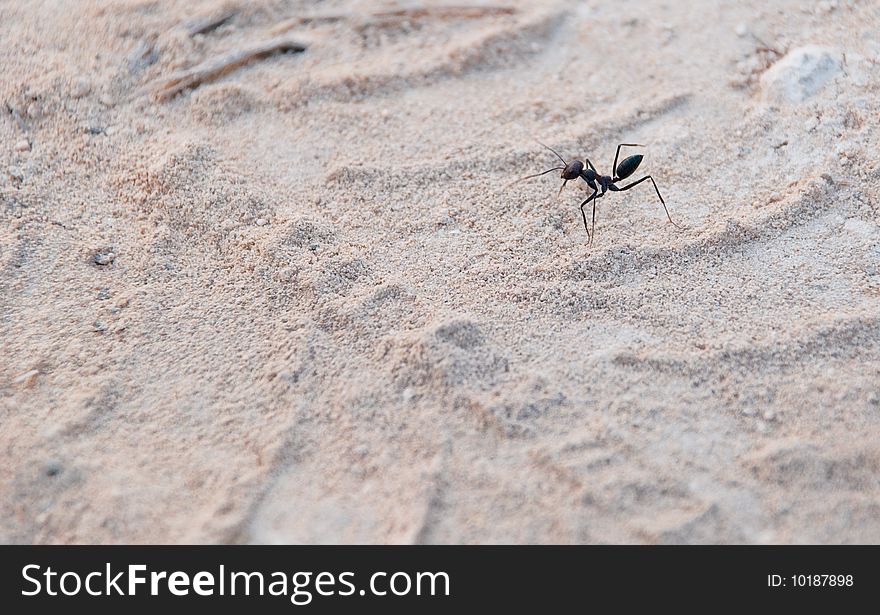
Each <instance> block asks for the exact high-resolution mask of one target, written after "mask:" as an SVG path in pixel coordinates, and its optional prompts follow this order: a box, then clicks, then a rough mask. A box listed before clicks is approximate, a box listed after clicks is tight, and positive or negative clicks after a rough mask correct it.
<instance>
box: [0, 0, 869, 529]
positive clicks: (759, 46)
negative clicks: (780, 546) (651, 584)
mask: <svg viewBox="0 0 880 615" xmlns="http://www.w3.org/2000/svg"><path fill="white" fill-rule="evenodd" d="M65 4H66V5H67V6H66V7H65V6H64V5H65ZM59 5H61V8H59ZM416 6H417V5H416V4H415V3H409V4H404V3H400V4H395V3H392V2H387V3H379V2H374V3H371V2H356V1H350V2H296V1H284V0H272V1H269V0H265V1H258V2H220V1H212V0H202V1H197V2H188V1H187V2H184V1H182V0H181V1H165V2H156V1H152V0H151V1H146V0H129V1H122V0H117V1H105V2H86V1H69V2H66V3H65V2H55V1H48V0H47V1H43V2H12V1H3V2H0V58H2V60H0V74H2V77H0V137H2V147H0V218H2V224H0V344H2V346H0V349H2V352H0V540H2V541H3V542H16V543H18V542H21V543H70V542H98V543H118V542H169V543H179V542H200V543H201V542H208V543H215V542H220V543H225V542H256V543H264V542H269V543H274V542H295V543H301V542H304V543H314V542H319V543H326V542H367V543H422V542H426V543H450V542H453V543H459V542H464V543H486V542H488V543H495V542H513V543H524V542H554V543H556V542H560V543H573V542H589V543H604V542H627V543H630V542H632V543H702V542H723V543H730V542H734V543H741V542H745V543H807V542H809V543H812V542H820V543H841V542H880V225H878V213H880V210H878V208H880V205H878V203H880V153H878V152H880V128H878V118H880V7H878V5H877V3H876V2H874V1H872V0H870V1H869V0H838V1H834V2H810V3H807V2H803V1H802V0H797V1H794V0H792V1H789V0H770V1H768V0H761V1H756V0H735V1H734V0H730V1H718V2H709V1H706V2H692V3H682V2H672V1H670V0H638V1H637V0H628V1H621V2H614V3H609V2H600V1H594V0H591V1H589V2H584V3H578V2H571V1H542V2H510V3H505V4H494V5H481V6H484V7H485V6H493V7H496V8H498V7H502V8H504V10H491V11H490V10H483V9H469V10H461V9H458V10H436V7H437V6H441V5H437V4H432V3H428V4H420V5H418V6H419V7H423V8H424V7H434V10H410V9H413V7H416ZM399 9H407V10H408V12H407V10H405V11H404V12H403V13H396V12H394V11H395V10H399ZM508 9H509V10H508ZM226 11H228V14H225V15H224V13H225V12H226ZM314 16H322V18H321V19H300V18H302V17H314ZM218 17H227V19H225V20H223V19H217V20H216V21H218V22H222V23H211V22H212V21H215V19H214V18H218ZM215 26H216V27H215ZM196 30H203V32H202V33H194V31H196ZM267 41H268V42H269V44H270V45H276V44H280V45H281V47H282V48H283V49H289V50H288V51H287V52H286V53H268V52H267V54H266V55H265V57H260V58H257V59H255V60H254V61H253V62H251V63H249V64H246V65H243V66H230V67H228V68H229V70H227V71H226V72H223V71H215V72H211V71H208V72H207V73H205V75H206V76H207V79H206V80H205V81H204V82H201V83H199V82H198V79H197V78H196V79H193V78H191V77H192V75H190V74H187V72H186V71H188V70H191V69H193V68H194V67H199V65H202V64H203V63H205V66H207V67H209V68H210V67H212V66H216V63H217V62H222V61H224V58H227V59H228V58H230V57H232V56H231V55H230V54H234V53H236V52H238V51H241V50H245V51H247V50H249V49H253V48H254V46H260V45H264V44H266V43H267ZM295 42H299V43H303V44H304V45H305V46H306V50H305V51H304V52H301V53H297V52H296V51H295V49H292V48H291V47H290V46H291V45H292V44H293V43H295ZM181 78H182V79H183V80H182V81H179V80H180V79H181ZM174 80H178V81H174ZM175 83H182V85H180V86H179V87H178V88H177V89H181V90H182V91H181V92H180V93H179V94H178V93H176V90H175V89H174V84H175ZM536 140H541V141H543V142H545V143H548V144H550V145H552V146H553V147H554V148H556V149H557V150H559V151H560V153H562V154H563V155H564V156H565V157H566V158H568V157H578V158H581V159H582V158H583V157H585V156H586V157H589V158H590V159H591V161H592V162H593V163H594V164H596V165H597V166H598V167H599V170H600V171H602V172H605V173H608V172H610V171H611V168H610V167H611V163H612V159H613V156H614V150H615V147H616V145H617V144H618V143H620V142H633V143H642V144H645V147H644V148H641V149H635V148H634V149H633V150H632V151H631V152H630V153H635V152H636V151H641V152H642V153H644V154H645V160H644V162H643V163H642V167H641V168H640V169H639V171H638V172H637V174H636V175H635V176H634V178H636V177H640V176H641V175H642V174H645V173H650V174H651V175H652V176H653V177H654V178H655V179H656V181H657V183H658V186H659V187H660V190H661V191H662V192H663V195H664V197H665V198H666V202H667V203H668V205H669V210H670V213H671V215H672V216H673V218H674V219H675V220H676V221H677V222H678V223H679V224H681V225H682V226H683V227H684V229H683V230H677V229H676V228H675V227H673V226H672V225H670V224H669V223H668V222H666V219H665V215H664V214H663V210H662V207H661V205H660V203H659V202H658V201H657V199H656V195H655V194H654V193H653V191H652V189H651V187H650V184H648V183H646V184H644V185H640V186H639V187H638V188H635V189H633V190H631V191H628V192H626V193H621V194H609V195H607V196H606V197H605V198H604V199H602V200H601V201H600V207H599V210H598V221H597V233H596V237H595V241H594V242H593V244H592V245H588V243H587V236H586V233H585V232H584V229H583V224H582V222H581V217H580V212H579V210H578V205H579V203H580V201H581V200H583V199H584V198H585V197H586V195H588V192H587V191H586V189H585V186H584V185H583V182H580V184H581V185H580V186H578V185H574V184H569V185H568V186H567V187H566V189H565V191H564V192H563V193H562V195H561V196H560V197H559V198H558V199H557V198H556V192H557V190H558V187H559V185H560V183H561V181H560V180H559V178H558V174H555V173H551V174H549V175H545V176H543V177H540V178H536V179H534V180H530V181H527V182H521V183H517V184H514V185H511V182H512V180H514V179H516V178H517V177H521V176H523V175H527V174H529V173H536V172H539V171H542V170H544V169H547V168H550V167H552V166H555V163H556V162H557V161H556V159H555V157H554V156H553V155H552V154H551V153H550V152H548V151H547V150H545V149H544V148H542V147H541V146H540V145H539V144H538V143H536Z"/></svg>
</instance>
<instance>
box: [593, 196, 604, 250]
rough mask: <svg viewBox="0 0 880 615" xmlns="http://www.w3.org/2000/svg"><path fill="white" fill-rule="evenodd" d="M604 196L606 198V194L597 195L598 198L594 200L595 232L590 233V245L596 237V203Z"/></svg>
mask: <svg viewBox="0 0 880 615" xmlns="http://www.w3.org/2000/svg"><path fill="white" fill-rule="evenodd" d="M603 196H605V193H604V192H603V193H602V194H599V195H597V196H596V198H595V199H593V232H592V233H590V244H592V243H593V237H594V236H595V235H596V202H597V201H598V200H599V199H600V198H602V197H603Z"/></svg>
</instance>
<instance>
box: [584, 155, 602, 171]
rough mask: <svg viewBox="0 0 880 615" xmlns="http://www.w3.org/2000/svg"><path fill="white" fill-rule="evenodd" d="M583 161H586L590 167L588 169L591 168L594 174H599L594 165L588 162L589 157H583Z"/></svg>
mask: <svg viewBox="0 0 880 615" xmlns="http://www.w3.org/2000/svg"><path fill="white" fill-rule="evenodd" d="M584 162H586V163H587V166H588V167H590V169H592V170H593V173H595V174H596V175H598V174H599V171H597V170H596V167H594V166H593V163H592V162H590V159H589V158H584Z"/></svg>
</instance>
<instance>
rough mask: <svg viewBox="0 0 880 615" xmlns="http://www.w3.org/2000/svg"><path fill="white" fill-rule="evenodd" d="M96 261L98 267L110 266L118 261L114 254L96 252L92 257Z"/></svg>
mask: <svg viewBox="0 0 880 615" xmlns="http://www.w3.org/2000/svg"><path fill="white" fill-rule="evenodd" d="M92 259H93V260H94V261H95V264H96V265H109V264H110V263H112V262H113V261H114V260H115V259H116V255H115V254H114V253H113V252H104V251H101V252H96V253H95V255H94V256H93V257H92Z"/></svg>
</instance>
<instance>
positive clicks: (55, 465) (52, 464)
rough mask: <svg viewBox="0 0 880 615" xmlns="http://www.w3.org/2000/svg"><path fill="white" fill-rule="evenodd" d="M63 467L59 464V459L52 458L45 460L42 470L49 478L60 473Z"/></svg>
mask: <svg viewBox="0 0 880 615" xmlns="http://www.w3.org/2000/svg"><path fill="white" fill-rule="evenodd" d="M63 469H64V468H63V466H62V465H61V462H60V461H56V460H54V459H52V460H50V461H47V462H46V465H45V466H43V472H44V473H45V474H46V476H48V477H50V478H51V477H53V476H58V475H59V474H61V471H62V470H63Z"/></svg>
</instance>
